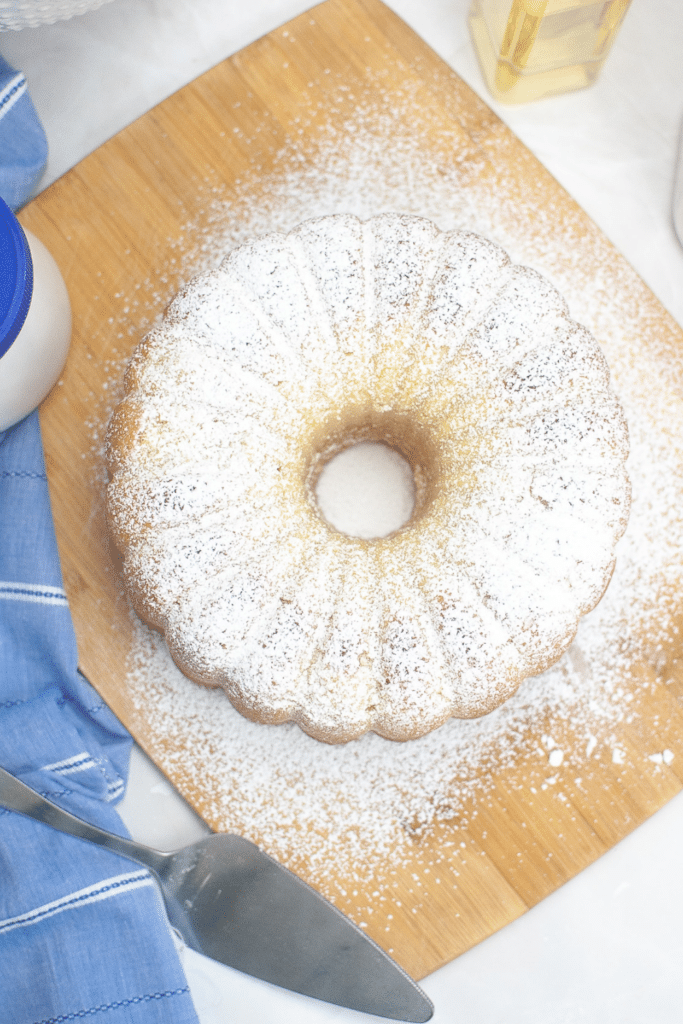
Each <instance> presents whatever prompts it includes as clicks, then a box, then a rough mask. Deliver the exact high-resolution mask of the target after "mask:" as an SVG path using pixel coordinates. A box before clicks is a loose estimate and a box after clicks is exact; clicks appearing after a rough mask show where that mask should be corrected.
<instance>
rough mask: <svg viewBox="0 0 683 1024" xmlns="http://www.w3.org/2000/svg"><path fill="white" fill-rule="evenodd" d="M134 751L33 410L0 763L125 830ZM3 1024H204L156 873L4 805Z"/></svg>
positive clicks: (12, 541)
mask: <svg viewBox="0 0 683 1024" xmlns="http://www.w3.org/2000/svg"><path fill="white" fill-rule="evenodd" d="M0 370H1V365H0ZM130 746H131V740H130V737H129V736H128V734H127V732H126V730H125V729H124V728H123V726H122V725H121V723H120V722H119V721H118V720H117V719H116V718H115V716H114V715H113V714H112V712H111V711H110V710H109V709H108V708H107V707H106V705H105V704H104V703H103V702H102V700H101V699H100V698H99V697H98V695H97V694H96V692H95V691H94V690H93V689H92V687H91V686H90V685H89V683H88V682H87V681H86V680H85V679H84V677H83V676H82V675H81V674H80V673H79V671H78V668H77V654H76V642H75V636H74V631H73V625H72V621H71V616H70V614H69V607H68V604H67V599H66V595H65V593H64V589H63V586H62V579H61V573H60V567H59V559H58V554H57V546H56V542H55V536H54V528H53V523H52V514H51V510H50V502H49V496H48V489H47V479H46V476H45V467H44V462H43V453H42V444H41V437H40V427H39V421H38V414H37V412H35V413H32V414H31V415H30V416H29V417H28V418H27V419H25V420H23V421H22V422H21V423H19V424H17V425H16V426H15V427H12V428H10V429H9V430H7V431H6V432H5V433H4V434H2V433H0V764H1V765H2V766H3V767H4V768H6V769H7V770H8V771H10V772H12V774H14V775H17V776H18V777H19V778H21V779H22V780H23V781H24V782H26V783H27V784H28V785H29V786H31V787H32V788H33V789H36V790H38V791H39V792H40V793H43V794H44V795H45V796H47V797H48V799H50V800H52V801H54V802H55V803H57V804H59V805H60V806H62V807H64V808H66V809H67V810H69V811H71V812H72V813H74V814H76V815H78V816H79V817H82V818H85V819H87V820H89V821H91V822H93V823H95V824H98V825H101V826H103V827H104V828H106V829H108V830H109V831H112V832H118V833H119V834H120V835H125V834H126V831H125V828H124V826H123V824H122V822H121V819H120V818H119V816H118V814H117V813H116V810H115V809H114V806H113V805H114V804H115V802H116V801H117V799H119V798H120V797H121V795H122V793H123V791H124V787H125V783H126V777H127V771H128V758H129V753H130ZM0 1020H1V1021H2V1022H3V1024H5V1022H6V1024H62V1022H68V1021H80V1020H92V1021H93V1022H101V1024H162V1022H163V1024H197V1016H196V1014H195V1010H194V1007H193V1003H192V999H191V996H190V993H189V990H188V987H187V983H186V979H185V976H184V974H183V971H182V967H181V964H180V960H179V957H178V953H177V951H176V947H175V944H174V940H173V936H172V933H171V931H170V928H169V926H168V923H167V921H166V917H165V913H164V910H163V905H162V903H161V897H160V895H159V894H158V891H157V888H156V885H155V884H154V882H153V880H152V878H151V876H150V875H149V874H148V872H147V871H145V870H141V869H139V868H138V867H137V866H136V865H135V864H133V863H132V862H131V861H128V860H125V859H124V858H122V857H119V856H117V855H115V854H112V853H110V852H108V851H106V850H103V849H100V848H99V847H95V846H92V845H91V844H89V843H84V842H82V841H81V840H78V839H74V838H72V837H70V836H64V835H62V834H61V833H58V832H55V831H54V830H53V829H51V828H49V827H48V826H46V825H42V824H40V823H38V822H34V821H31V820H29V819H28V818H25V817H23V816H22V815H19V814H15V813H13V812H12V811H5V810H0Z"/></svg>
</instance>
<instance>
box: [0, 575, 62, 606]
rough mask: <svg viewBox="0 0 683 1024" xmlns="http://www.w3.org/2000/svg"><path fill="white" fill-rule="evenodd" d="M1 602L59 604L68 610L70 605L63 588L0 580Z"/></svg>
mask: <svg viewBox="0 0 683 1024" xmlns="http://www.w3.org/2000/svg"><path fill="white" fill-rule="evenodd" d="M0 600H4V601H28V602H29V603H30V604H59V605H63V606H64V607H66V608H68V606H69V603H68V601H67V599H66V594H65V592H64V590H63V588H62V587H49V586H38V585H36V584H35V583H8V582H4V581H2V580H0Z"/></svg>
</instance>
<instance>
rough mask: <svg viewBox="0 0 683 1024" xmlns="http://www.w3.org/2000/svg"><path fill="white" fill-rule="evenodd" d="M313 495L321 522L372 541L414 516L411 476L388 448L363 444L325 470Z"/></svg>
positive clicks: (346, 450) (341, 455) (348, 450)
mask: <svg viewBox="0 0 683 1024" xmlns="http://www.w3.org/2000/svg"><path fill="white" fill-rule="evenodd" d="M315 496H316V500H317V502H318V508H319V509H320V511H321V513H322V515H323V517H324V518H325V519H326V520H327V522H328V523H330V524H331V525H332V526H334V528H335V529H336V530H339V532H340V533H345V534H347V536H349V537H360V538H362V539H363V540H375V539H377V538H379V537H386V536H387V535H388V534H390V533H394V531H395V530H399V529H400V528H401V527H402V526H405V524H406V523H407V522H408V520H409V519H410V517H411V515H412V514H413V508H414V506H415V481H414V479H413V471H412V469H411V468H410V465H409V463H408V462H407V461H406V460H405V459H404V458H403V456H402V455H401V454H400V453H399V452H397V451H395V450H394V449H393V448H389V446H388V445H386V444H382V443H381V442H379V441H361V442H360V443H359V444H356V445H353V447H351V448H346V449H345V450H344V451H343V452H340V453H339V454H338V455H335V456H334V457H333V458H331V459H330V461H329V462H328V463H327V464H326V465H325V466H324V467H323V469H322V471H321V473H320V476H319V477H318V480H317V483H316V485H315Z"/></svg>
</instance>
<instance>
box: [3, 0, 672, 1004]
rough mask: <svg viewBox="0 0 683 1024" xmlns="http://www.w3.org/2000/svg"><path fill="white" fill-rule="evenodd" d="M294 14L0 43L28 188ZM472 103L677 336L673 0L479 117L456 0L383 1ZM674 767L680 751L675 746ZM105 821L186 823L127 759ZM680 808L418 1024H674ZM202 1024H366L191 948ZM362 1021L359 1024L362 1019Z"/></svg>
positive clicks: (165, 3) (538, 913) (125, 20)
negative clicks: (648, 293)
mask: <svg viewBox="0 0 683 1024" xmlns="http://www.w3.org/2000/svg"><path fill="white" fill-rule="evenodd" d="M309 6H310V4H309V3H307V2H305V0H303V2H302V0H249V2H247V3H245V2H244V0H111V2H110V3H107V4H106V5H105V6H103V7H101V8H100V9H99V10H96V11H92V12H90V13H88V14H85V15H82V16H80V17H78V18H74V19H71V20H69V21H65V22H59V23H57V24H55V25H45V26H41V27H38V28H33V29H23V30H21V31H20V32H7V33H5V34H3V35H0V53H2V55H3V56H4V57H5V58H6V59H7V60H9V61H10V63H12V64H14V66H15V67H18V68H21V69H22V70H24V71H25V72H26V74H27V76H28V79H29V88H30V92H31V96H32V98H33V101H34V103H35V105H36V107H37V110H38V113H39V115H40V117H41V119H42V121H43V124H44V126H45V129H46V132H47V135H48V139H49V143H50V162H49V166H48V171H47V174H46V176H45V179H44V180H43V182H42V183H41V187H44V186H45V185H47V184H49V183H50V182H51V181H53V180H54V179H55V178H56V177H58V176H59V175H61V174H62V173H64V172H65V171H67V170H68V169H69V168H70V167H72V166H73V165H74V164H75V163H76V162H77V161H78V160H80V159H81V158H82V157H83V156H85V155H86V154H87V153H88V152H90V151H91V150H92V149H94V148H95V147H96V146H98V145H100V144H101V143H102V142H104V141H105V140H106V139H107V138H109V137H110V136H111V135H113V134H114V133H116V132H117V131H118V130H119V129H121V128H123V127H124V126H125V125H126V124H128V123H129V122H130V121H132V120H133V119H134V118H135V117H137V116H139V115H140V114H142V113H144V112H145V111H146V110H148V109H149V107H151V106H153V105H154V104H155V103H157V102H158V101H159V100H161V99H163V98H164V97H165V96H167V95H169V94H170V93H171V92H174V91H175V90H176V89H178V88H180V87H181V86H183V85H184V84H186V83H187V82H188V81H191V80H192V79H193V78H195V77H196V76H197V75H199V74H201V73H202V72H203V71H205V70H207V68H209V67H211V66H212V65H213V64H215V63H216V62H218V61H219V60H221V59H223V58H224V57H226V56H228V55H230V54H231V53H233V52H235V51H236V50H238V49H240V48H241V47H243V46H245V45H246V44H247V43H249V42H251V41H253V40H254V39H256V38H257V37H258V36H260V35H262V34H264V33H265V32H268V31H270V30H271V29H273V28H275V27H276V26H278V25H279V24H281V23H283V22H284V21H287V20H288V19H289V18H291V17H294V16H295V15H297V14H299V13H301V12H302V11H303V10H305V9H306V8H307V7H309ZM389 6H390V7H391V8H392V9H393V10H395V11H396V13H397V14H398V15H400V16H401V17H402V18H403V19H404V20H405V21H407V22H408V24H409V25H411V26H412V27H413V28H414V29H415V30H416V31H417V32H418V33H419V34H420V35H421V36H422V37H423V38H424V39H425V40H426V41H427V42H428V43H429V44H430V45H431V46H432V47H433V48H434V49H435V50H436V51H437V53H438V54H439V55H440V56H441V57H442V58H443V59H444V60H446V61H447V62H448V63H449V64H450V65H451V66H452V67H453V68H454V69H455V70H456V71H457V72H458V73H459V74H460V75H461V76H462V77H463V78H464V79H465V80H466V81H467V82H468V83H469V84H470V85H471V86H472V87H473V88H474V89H475V91H476V92H478V93H479V94H480V95H481V96H483V97H484V99H486V101H487V102H489V103H490V104H491V105H492V106H493V107H494V109H495V110H496V112H497V113H498V114H499V115H500V116H501V117H502V118H503V120H505V121H506V123H507V124H508V125H510V127H511V128H512V129H513V130H514V131H515V132H516V134H517V135H518V136H519V137H520V138H521V139H522V141H523V142H525V143H526V145H527V146H529V148H530V149H531V150H532V151H533V152H534V153H535V154H536V156H537V157H538V158H539V159H540V160H541V162H542V163H544V164H545V165H546V167H548V169H549V170H550V171H551V172H552V173H553V174H554V175H555V177H556V178H557V179H558V180H559V181H560V182H561V183H562V184H563V185H564V186H565V187H566V188H567V189H568V191H569V192H570V193H571V194H572V195H573V196H574V198H575V199H576V200H577V201H578V202H579V203H580V204H581V205H582V206H583V208H584V209H585V210H586V211H587V212H588V213H589V214H590V215H591V217H592V218H593V219H594V220H595V221H596V222H597V224H598V225H599V226H600V227H601V228H602V229H603V231H604V232H605V233H606V234H607V236H608V237H609V238H610V239H611V240H612V241H613V242H614V243H615V245H616V246H617V248H618V249H620V250H621V252H622V253H623V254H624V255H625V256H626V257H627V259H628V260H629V261H630V262H631V263H632V264H633V265H634V266H635V268H636V269H637V270H638V272H639V273H640V274H641V275H642V277H643V278H644V279H645V281H646V282H647V283H648V285H649V286H650V288H651V289H652V290H653V291H654V292H655V294H656V295H657V296H658V297H659V298H660V299H661V301H662V302H663V303H664V305H665V306H666V307H667V308H668V309H669V310H670V312H671V313H673V315H674V316H675V317H676V318H677V320H678V321H679V322H681V323H683V249H681V248H680V246H679V245H678V243H677V240H676V236H675V233H674V228H673V222H672V201H673V200H672V197H673V186H674V175H675V160H676V152H677V149H678V145H679V131H680V124H681V119H682V118H683V72H682V70H681V68H682V66H683V61H682V57H683V3H682V2H681V0H633V3H632V7H631V10H630V11H629V13H628V15H627V17H626V21H625V23H624V25H623V28H622V30H621V33H620V35H619V37H618V39H617V42H616V44H615V47H614V50H613V51H612V54H611V55H610V58H609V60H608V62H607V64H606V65H605V68H604V70H603V73H602V76H601V77H600V79H599V80H598V83H597V84H596V85H595V86H593V87H592V88H591V89H589V90H586V91H584V92H581V93H574V94H571V95H567V96H561V97H556V98H553V99H550V100H543V101H540V102H537V103H534V104H529V105H526V106H522V107H500V106H498V105H496V104H495V103H493V102H492V101H491V99H490V97H489V96H488V95H487V93H486V89H485V86H484V84H483V82H482V79H481V76H480V74H479V70H478V67H477V63H476V59H475V56H474V52H473V50H472V46H471V43H470V40H469V36H468V31H467V18H466V16H467V9H468V6H469V0H390V2H389ZM676 756H677V758H681V759H682V760H683V746H682V749H681V750H680V751H677V752H676ZM122 814H123V816H124V818H125V820H126V822H127V824H128V826H129V827H130V828H131V830H132V831H133V834H134V836H135V837H136V838H139V839H141V840H143V841H145V842H148V843H149V844H151V845H157V846H159V847H161V848H167V849H171V848H173V847H175V846H178V845H182V844H183V843H185V842H187V841H191V840H192V839H194V838H196V837H198V836H199V835H202V834H203V833H204V832H205V827H204V825H203V824H202V823H201V822H200V821H199V820H198V819H197V818H196V817H195V815H194V814H193V812H192V811H191V810H190V809H189V808H188V807H187V806H186V805H185V804H184V803H183V801H182V800H181V799H180V797H178V795H177V794H175V793H174V791H173V790H172V788H171V787H170V786H169V784H168V783H167V782H166V781H165V780H164V779H163V778H162V777H161V776H160V774H159V773H158V772H157V771H156V769H155V768H154V767H153V766H152V765H150V764H149V762H148V761H147V759H146V758H145V757H144V755H142V754H141V753H140V752H139V751H137V750H136V751H134V757H133V762H132V771H131V781H130V785H129V789H128V793H127V795H126V797H125V800H124V804H123V808H122ZM681 851H683V797H678V798H676V799H674V800H673V801H671V802H670V803H669V804H668V805H667V806H666V807H665V808H664V809H663V810H661V811H659V812H658V813H657V814H656V815H655V816H654V817H653V818H652V819H650V821H648V822H647V823H646V824H645V825H643V826H641V827H640V828H639V829H638V830H637V831H636V832H635V833H633V834H632V835H631V836H630V837H629V838H627V839H626V840H624V841H623V842H622V843H620V844H619V845H618V846H617V847H616V848H615V849H614V850H612V851H611V852H610V853H608V854H606V855H605V856H604V857H603V858H602V859H601V860H600V861H599V862H597V863H596V864H594V865H593V866H592V867H590V868H588V869H587V870H585V871H583V872H582V873H581V874H580V875H579V876H578V877H577V878H576V879H574V880H573V881H572V882H569V883H568V884H567V885H565V886H564V887H563V888H562V889H561V890H559V891H558V892H557V893H555V894H554V895H552V896H551V897H549V898H548V899H546V900H545V901H544V902H543V903H542V904H541V905H540V906H538V907H537V908H535V909H534V910H533V911H530V912H529V913H527V914H526V915H525V916H524V917H523V918H522V919H520V920H519V921H517V922H515V923H514V924H512V925H509V926H508V927H507V928H505V929H503V931H501V932H499V933H498V934H497V935H495V936H493V937H492V938H490V939H488V940H487V941H486V942H484V943H482V944H481V945H480V946H478V947H476V948H475V949H473V950H471V951H470V952H468V953H467V954H465V955H464V956H462V957H460V958H459V959H458V960H457V961H454V962H453V963H452V964H450V965H448V966H447V967H445V968H443V969H442V970H440V971H437V972H436V973H435V974H433V975H431V976H430V977H429V978H427V979H425V981H424V983H423V987H424V988H425V990H426V991H427V993H428V994H429V995H430V997H431V998H432V999H433V1000H434V1002H435V1004H436V1014H435V1017H434V1020H435V1022H436V1024H446V1022H449V1024H450V1022H453V1024H456V1022H458V1024H503V1022H505V1024H541V1022H542V1024H650V1022H651V1024H680V1022H681V1021H682V1020H683V871H682V870H681ZM185 958H186V968H187V971H188V977H189V980H190V984H191V987H192V991H193V995H194V998H195V1003H196V1006H197V1010H198V1013H199V1015H200V1018H201V1021H202V1024H227V1022H228V1021H230V1022H234V1024H252V1022H258V1024H270V1022H271V1021H273V1022H275V1021H277V1022H278V1024H284V1022H288V1021H297V1024H299V1022H300V1024H324V1022H328V1021H339V1022H342V1021H348V1022H352V1021H356V1022H357V1024H362V1022H363V1021H364V1020H370V1018H366V1017H363V1016H362V1015H358V1014H355V1013H352V1012H350V1011H344V1010H339V1009H337V1008H331V1007H330V1008H328V1007H325V1006H323V1005H322V1004H319V1003H315V1002H313V1001H311V1000H306V999H304V998H303V997H298V996H294V995H292V994H290V993H285V992H281V991H280V990H276V989H272V988H270V987H269V986H267V985H264V984H262V983H260V982H256V981H254V980H252V979H250V978H246V977H244V976H240V975H237V974H235V973H234V972H231V971H229V970H228V969H227V968H222V967H218V966H214V965H213V964H212V963H211V962H209V961H205V960H204V959H203V958H200V957H198V956H196V955H195V954H187V953H186V954H185ZM372 1019H374V1018H372Z"/></svg>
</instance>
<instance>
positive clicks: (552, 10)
mask: <svg viewBox="0 0 683 1024" xmlns="http://www.w3.org/2000/svg"><path fill="white" fill-rule="evenodd" d="M630 3H631V0H599V2H597V3H596V0H473V3H472V7H471V10H470V32H471V34H472V40H473V42H474V46H475V49H476V51H477V56H478V57H479V62H480V64H481V68H482V72H483V74H484V78H485V80H486V84H487V85H488V87H489V89H490V90H491V92H492V94H493V95H494V97H495V98H496V99H497V100H500V101H501V102H502V103H526V102H528V101H529V100H536V99H540V98H541V97H542V96H550V95H552V94H553V93H558V92H569V91H570V90H573V89H583V88H585V87H586V86H587V85H591V84H592V83H593V82H594V81H595V79H596V78H597V77H598V74H599V73H600V69H601V67H602V64H603V62H604V60H605V57H606V56H607V54H608V53H609V50H610V47H611V45H612V42H613V41H614V37H615V35H616V34H617V31H618V29H619V26H620V25H621V23H622V21H623V18H624V15H625V14H626V11H627V9H628V6H629V4H630Z"/></svg>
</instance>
